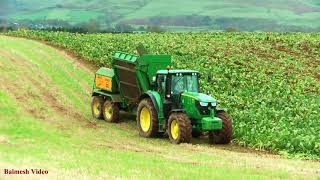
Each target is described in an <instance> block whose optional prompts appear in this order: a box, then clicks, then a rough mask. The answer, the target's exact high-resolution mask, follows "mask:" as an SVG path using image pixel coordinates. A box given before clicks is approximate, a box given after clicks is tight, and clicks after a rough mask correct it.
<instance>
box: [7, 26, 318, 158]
mask: <svg viewBox="0 0 320 180" xmlns="http://www.w3.org/2000/svg"><path fill="white" fill-rule="evenodd" d="M9 35H14V36H20V37H27V38H35V39H39V40H45V41H48V42H50V43H51V44H54V45H58V46H61V47H64V48H67V49H69V50H72V51H74V52H76V53H77V54H79V55H80V56H82V57H83V58H84V59H86V60H88V61H94V62H95V63H96V64H97V65H99V66H103V65H106V66H108V64H109V63H110V60H111V56H112V54H113V53H114V52H115V51H124V52H132V53H133V51H134V49H135V46H136V44H137V43H139V42H141V43H143V44H144V45H145V46H146V47H147V49H148V50H149V52H152V53H165V54H171V55H172V56H173V59H174V67H175V68H188V69H195V70H199V71H200V72H201V73H202V74H203V78H202V80H201V83H202V91H205V92H209V93H211V94H212V95H213V96H214V97H216V98H217V99H219V100H221V106H222V107H225V108H226V109H227V110H228V112H229V113H230V114H231V116H232V118H233V123H234V138H235V142H237V143H239V144H241V145H245V146H249V147H254V148H259V149H268V150H273V151H276V152H280V153H285V154H287V153H289V154H294V155H301V156H308V157H311V156H313V157H319V156H320V133H319V132H320V34H319V33H315V34H307V33H160V34H152V33H143V34H71V33H65V32H44V31H29V30H20V31H14V32H10V33H9ZM44 61H45V59H44ZM209 73H212V74H213V75H214V78H215V82H214V83H211V84H210V83H208V82H207V80H206V78H205V77H206V75H207V74H209Z"/></svg>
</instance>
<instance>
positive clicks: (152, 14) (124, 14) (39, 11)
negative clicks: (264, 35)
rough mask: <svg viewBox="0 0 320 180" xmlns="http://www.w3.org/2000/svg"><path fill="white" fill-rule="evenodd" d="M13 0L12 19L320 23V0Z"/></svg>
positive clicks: (275, 26) (259, 25)
mask: <svg viewBox="0 0 320 180" xmlns="http://www.w3.org/2000/svg"><path fill="white" fill-rule="evenodd" d="M8 3H11V4H10V5H8V7H11V10H9V11H8V12H7V13H6V15H7V17H8V18H9V19H10V20H11V21H18V20H48V19H49V20H55V19H56V20H65V21H67V22H70V23H71V24H76V23H82V22H87V21H89V20H92V19H94V20H96V21H97V22H98V23H99V24H103V25H106V24H108V25H110V24H111V25H112V24H113V25H114V24H116V23H128V24H132V25H162V26H164V27H169V28H168V29H173V30H179V29H181V27H187V28H186V29H190V30H192V28H190V27H197V28H200V29H202V28H205V29H206V30H208V29H209V30H224V29H225V28H227V27H236V28H238V29H240V30H245V31H257V30H265V31H290V30H306V31H307V30H309V31H317V30H318V29H319V28H320V21H319V19H320V3H319V2H318V1H315V0H296V1H295V0H281V1H277V0H265V1H257V0H230V1H226V0H217V1H211V0H200V1H193V0H175V1H170V0H163V1H155V0H119V1H115V0H107V1H101V0H93V1H86V0H65V1H61V0H58V1H54V2H53V1H47V0H46V1H40V2H39V1H36V0H31V1H27V0H17V1H15V3H14V1H12V2H11V1H8ZM190 16H197V17H198V18H207V17H208V18H210V20H208V19H204V20H202V19H200V20H199V19H197V18H196V19H191V18H190ZM203 21H206V22H203ZM175 26H176V27H177V28H172V27H175ZM188 26H189V27H188ZM170 27H171V28H170ZM197 28H195V29H197ZM193 29H194V28H193ZM182 30H184V29H182Z"/></svg>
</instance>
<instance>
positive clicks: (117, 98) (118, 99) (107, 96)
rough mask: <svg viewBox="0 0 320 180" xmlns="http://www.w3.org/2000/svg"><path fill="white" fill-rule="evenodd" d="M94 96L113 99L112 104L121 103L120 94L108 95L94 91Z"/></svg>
mask: <svg viewBox="0 0 320 180" xmlns="http://www.w3.org/2000/svg"><path fill="white" fill-rule="evenodd" d="M92 96H103V97H105V98H109V99H111V100H112V102H115V103H118V102H121V97H120V94H108V93H105V92H101V91H99V92H96V91H94V92H93V93H92Z"/></svg>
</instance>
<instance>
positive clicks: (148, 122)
mask: <svg viewBox="0 0 320 180" xmlns="http://www.w3.org/2000/svg"><path fill="white" fill-rule="evenodd" d="M137 125H138V129H139V134H140V135H141V136H143V137H155V136H156V135H158V129H159V126H158V114H157V111H156V109H155V108H154V105H153V103H152V101H151V100H150V99H149V98H146V99H143V100H141V101H140V103H139V106H138V110H137Z"/></svg>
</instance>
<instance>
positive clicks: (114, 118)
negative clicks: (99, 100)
mask: <svg viewBox="0 0 320 180" xmlns="http://www.w3.org/2000/svg"><path fill="white" fill-rule="evenodd" d="M102 110H103V118H104V120H105V121H107V122H111V123H117V122H119V114H120V110H119V106H118V104H116V103H113V102H112V101H110V100H106V102H104V104H103V108H102Z"/></svg>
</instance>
